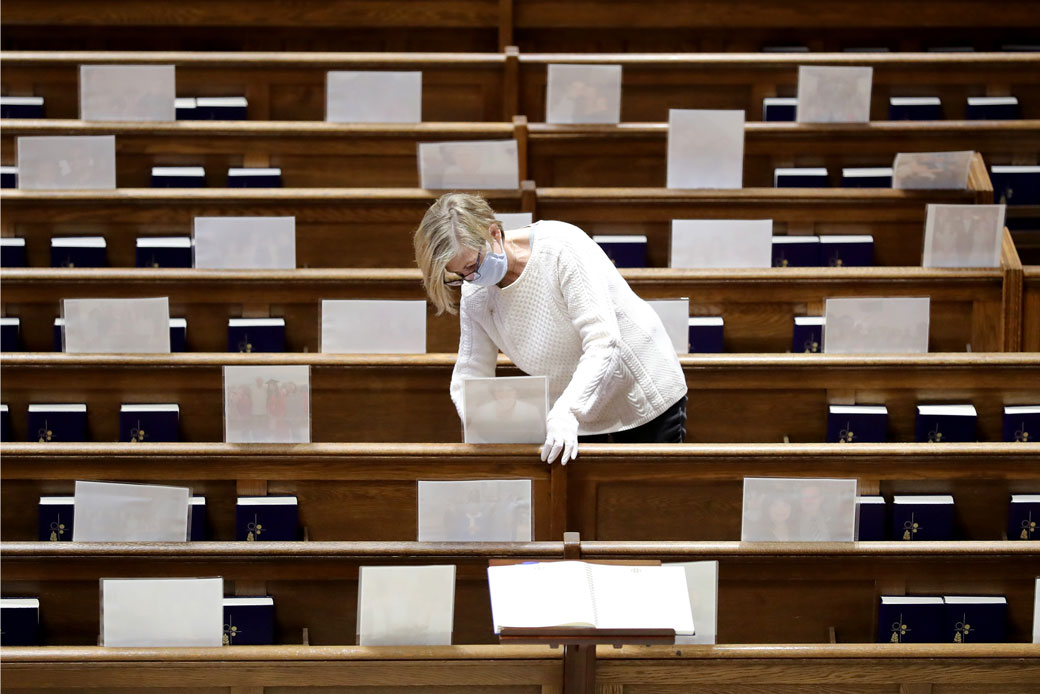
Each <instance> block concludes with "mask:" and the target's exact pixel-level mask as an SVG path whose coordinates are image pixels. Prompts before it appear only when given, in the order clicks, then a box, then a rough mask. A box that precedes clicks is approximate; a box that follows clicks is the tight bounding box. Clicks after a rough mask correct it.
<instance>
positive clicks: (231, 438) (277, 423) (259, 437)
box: [224, 365, 311, 443]
mask: <svg viewBox="0 0 1040 694" xmlns="http://www.w3.org/2000/svg"><path fill="white" fill-rule="evenodd" d="M310 397H311V383H310V366H307V365H304V366H225V367H224V441H226V442H227V443H309V442H310V440H311V415H310Z"/></svg>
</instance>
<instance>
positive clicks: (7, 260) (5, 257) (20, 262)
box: [0, 236, 25, 267]
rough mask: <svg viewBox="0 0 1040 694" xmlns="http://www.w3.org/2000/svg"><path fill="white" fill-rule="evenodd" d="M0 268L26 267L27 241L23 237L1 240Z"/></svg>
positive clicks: (9, 237) (10, 237) (6, 237)
mask: <svg viewBox="0 0 1040 694" xmlns="http://www.w3.org/2000/svg"><path fill="white" fill-rule="evenodd" d="M0 267H25V239H24V238H22V237H21V236H18V237H14V236H5V237H4V238H0Z"/></svg>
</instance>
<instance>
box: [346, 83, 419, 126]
mask: <svg viewBox="0 0 1040 694" xmlns="http://www.w3.org/2000/svg"><path fill="white" fill-rule="evenodd" d="M325 120H326V121H329V122H330V123H419V122H421V121H422V72H417V71H412V72H393V71H389V70H387V71H379V70H331V71H329V73H328V74H327V75H326V78H325Z"/></svg>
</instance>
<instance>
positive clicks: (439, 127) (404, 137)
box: [0, 97, 1040, 188]
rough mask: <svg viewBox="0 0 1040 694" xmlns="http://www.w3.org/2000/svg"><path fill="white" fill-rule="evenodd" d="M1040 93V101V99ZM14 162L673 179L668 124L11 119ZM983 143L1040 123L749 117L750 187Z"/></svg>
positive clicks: (332, 184)
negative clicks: (776, 176)
mask: <svg viewBox="0 0 1040 694" xmlns="http://www.w3.org/2000/svg"><path fill="white" fill-rule="evenodd" d="M1038 99H1040V97H1038ZM0 126H2V127H3V137H2V141H0V142H2V154H0V156H2V160H3V163H4V164H7V165H14V164H16V163H17V147H16V138H18V137H22V136H37V135H115V136H116V172H117V177H116V183H117V186H118V187H120V188H148V187H149V185H150V174H151V167H152V166H185V165H193V166H196V165H198V166H205V168H206V181H207V184H208V187H211V188H223V187H225V186H226V185H227V170H228V168H229V167H232V166H277V167H280V168H281V169H282V183H283V185H284V186H285V187H287V188H320V187H325V188H341V187H342V188H359V187H363V188H404V187H414V186H418V185H419V172H418V164H417V161H418V157H417V152H418V147H419V143H422V142H438V141H454V140H505V139H514V138H515V139H516V140H517V141H518V142H519V143H520V147H519V149H520V156H521V161H520V162H519V165H520V166H519V169H520V177H521V179H525V178H530V179H533V180H534V181H537V182H538V185H540V186H543V187H584V188H609V187H633V188H639V187H645V188H659V187H663V186H664V185H665V184H666V169H667V160H668V158H667V149H668V148H667V139H668V124H667V123H645V124H635V123H633V124H625V125H621V126H616V125H601V126H569V125H549V124H545V123H533V124H531V125H528V124H527V121H526V119H524V118H522V117H518V118H517V119H515V122H514V123H513V124H509V123H419V124H415V125H402V124H342V123H323V122H308V123H291V122H284V121H283V122H278V121H267V122H249V121H246V122H238V123H234V122H232V123H229V122H220V121H213V122H205V121H187V122H180V123H94V122H83V121H79V120H58V119H42V120H29V119H8V120H3V121H0ZM962 150H972V151H975V150H977V151H978V152H979V153H980V154H981V155H982V157H983V158H984V160H985V161H986V163H987V164H989V165H993V164H1010V163H1012V162H1017V161H1025V160H1026V159H1028V158H1030V157H1031V158H1032V159H1033V161H1035V160H1036V158H1037V157H1038V156H1040V120H1020V121H981V122H975V121H940V122H927V123H923V122H877V123H871V124H854V125H808V124H807V125H799V124H796V123H748V124H747V125H746V135H745V154H744V186H746V187H749V188H772V187H773V170H774V169H775V168H777V167H783V166H825V167H827V168H828V169H829V171H830V176H831V181H830V185H831V186H835V187H839V186H840V185H841V170H842V167H847V166H891V165H892V161H893V159H894V158H895V156H896V154H898V153H899V152H935V151H962Z"/></svg>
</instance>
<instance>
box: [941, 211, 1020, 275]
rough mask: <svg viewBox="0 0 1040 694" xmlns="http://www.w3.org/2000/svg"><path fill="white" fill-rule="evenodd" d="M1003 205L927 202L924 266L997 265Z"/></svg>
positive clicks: (1001, 231) (1002, 238)
mask: <svg viewBox="0 0 1040 694" xmlns="http://www.w3.org/2000/svg"><path fill="white" fill-rule="evenodd" d="M1004 211H1005V207H1004V205H929V206H928V216H927V219H926V221H925V227H924V263H923V265H924V267H1000V247H1001V242H1002V241H1003V240H1004Z"/></svg>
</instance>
